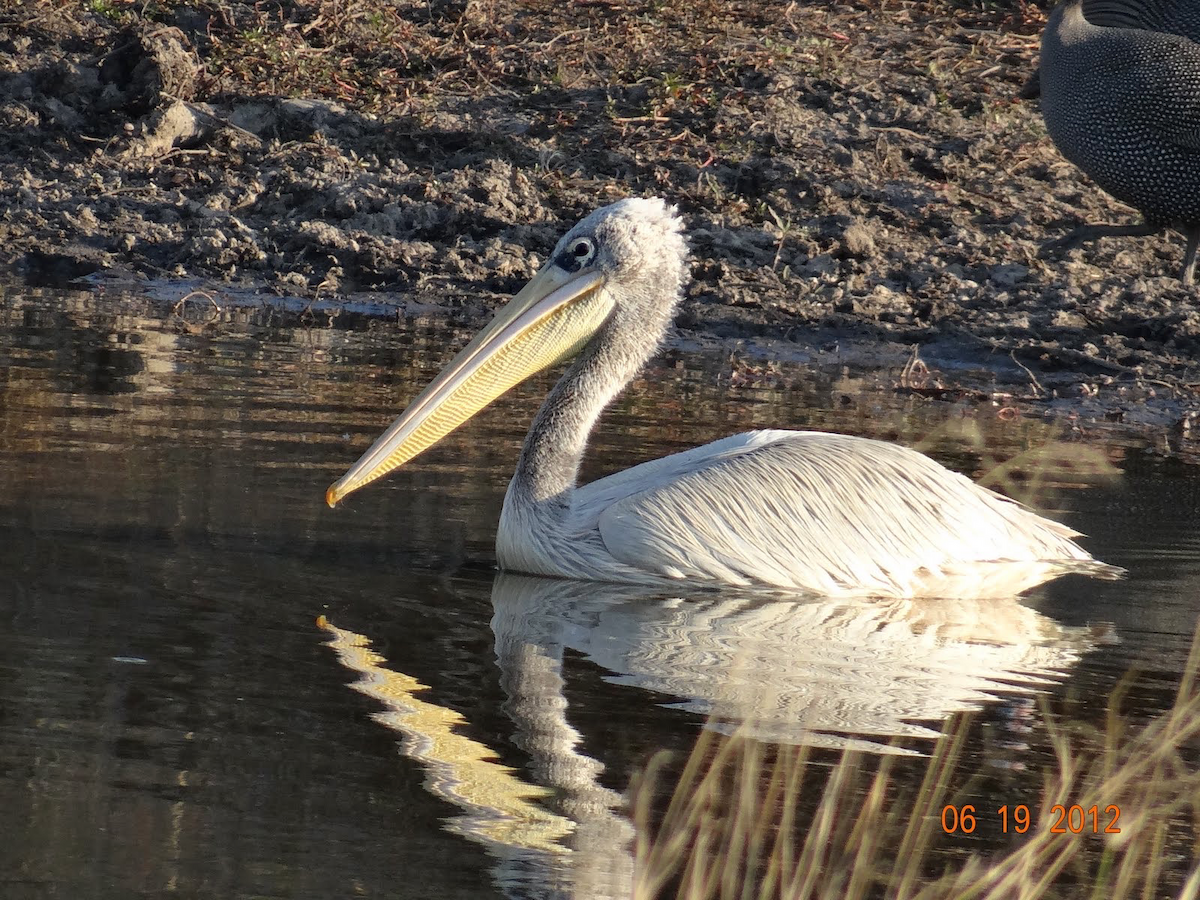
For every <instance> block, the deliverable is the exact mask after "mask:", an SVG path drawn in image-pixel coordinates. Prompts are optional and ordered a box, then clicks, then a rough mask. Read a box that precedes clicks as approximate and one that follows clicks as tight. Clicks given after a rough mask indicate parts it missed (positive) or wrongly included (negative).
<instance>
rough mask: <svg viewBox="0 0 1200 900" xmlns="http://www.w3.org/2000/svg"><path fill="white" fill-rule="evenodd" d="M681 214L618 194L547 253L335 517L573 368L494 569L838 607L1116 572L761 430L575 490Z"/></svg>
mask: <svg viewBox="0 0 1200 900" xmlns="http://www.w3.org/2000/svg"><path fill="white" fill-rule="evenodd" d="M686 259H687V247H686V243H685V241H684V237H683V233H682V223H681V221H680V219H679V218H678V216H677V215H676V212H675V210H674V208H672V207H670V206H668V205H667V204H665V203H664V202H663V201H662V200H658V199H629V200H622V201H619V202H617V203H614V204H612V205H611V206H607V207H604V208H603V209H600V210H597V211H596V212H594V213H592V214H591V215H589V216H588V217H587V218H585V219H584V220H583V221H582V222H580V223H579V224H578V225H576V226H575V227H574V228H573V229H571V231H570V232H568V233H567V235H566V236H565V237H564V238H563V239H562V240H561V241H559V243H558V245H557V246H556V247H555V249H554V252H553V255H552V256H551V258H550V260H549V262H548V263H547V264H546V265H545V266H543V267H542V269H541V270H540V271H539V272H538V273H537V275H535V276H534V278H533V279H532V280H531V281H530V282H529V284H528V285H526V286H525V287H524V288H523V289H522V290H521V291H520V293H518V294H517V295H516V296H515V297H514V298H513V299H512V301H510V302H509V303H508V305H507V306H505V307H504V308H503V309H502V310H501V311H500V312H499V313H498V314H497V315H496V317H495V319H493V320H492V322H491V323H490V324H489V325H488V326H487V327H486V328H484V330H483V331H482V332H480V334H479V335H477V336H476V337H475V339H474V340H472V341H471V343H470V344H468V345H467V347H466V348H465V349H464V350H463V351H462V352H461V353H460V354H459V355H458V356H457V357H455V359H454V360H453V361H452V362H451V363H450V364H449V365H448V366H447V367H446V369H445V370H444V371H443V372H442V373H441V374H440V375H438V377H437V378H435V379H434V381H433V382H432V383H431V384H430V385H429V386H428V387H427V388H426V389H425V390H424V391H423V392H422V393H421V394H420V395H419V396H418V397H417V398H416V400H414V401H413V403H412V405H411V406H410V407H409V408H408V409H407V410H406V411H405V412H404V413H403V415H401V416H400V417H399V418H398V419H397V420H396V421H395V422H393V423H392V425H391V427H389V428H388V429H387V431H386V432H384V434H383V435H382V436H381V437H380V438H379V439H378V440H377V441H376V442H375V443H374V445H372V446H371V448H370V449H369V450H367V452H366V453H365V454H364V455H363V456H362V458H361V459H359V461H358V462H357V463H355V464H354V466H353V467H352V468H351V469H350V470H349V471H348V472H347V473H346V474H345V475H344V476H343V477H342V478H341V479H340V480H339V481H337V482H336V483H335V484H334V485H332V486H331V487H330V488H329V491H328V493H327V494H326V500H327V501H328V503H329V504H330V505H331V506H332V505H334V504H336V503H337V502H338V501H339V500H341V499H342V498H343V497H345V496H346V495H347V494H349V493H351V492H352V491H355V490H357V489H358V488H360V487H362V486H363V485H365V484H367V483H368V482H371V481H373V480H375V479H376V478H378V477H380V476H381V475H383V474H385V473H387V472H389V471H391V470H392V469H394V468H396V467H397V466H399V465H401V464H403V463H405V462H407V461H408V460H410V459H412V458H413V457H414V456H416V455H417V454H418V453H420V452H422V451H423V450H425V449H426V448H428V447H429V446H431V445H432V444H434V443H435V442H437V441H438V440H440V439H441V438H442V437H444V436H445V435H446V434H447V433H448V432H450V431H451V430H452V429H454V428H456V427H458V426H459V425H461V424H462V423H463V422H465V421H466V420H467V419H469V418H470V417H471V416H473V415H475V414H476V413H477V412H478V411H479V410H481V409H483V408H484V407H485V406H487V405H488V404H489V403H490V402H492V401H493V400H495V399H496V398H497V397H499V396H500V395H501V394H503V393H504V392H505V391H507V390H508V389H510V388H511V387H513V386H514V385H516V384H518V383H519V382H521V381H523V380H524V379H526V378H528V377H530V376H531V375H533V374H534V373H536V372H539V371H541V370H543V369H545V368H548V367H550V366H553V365H555V364H558V363H561V362H564V361H566V360H568V359H571V358H572V357H576V358H575V361H574V362H573V363H572V364H571V366H570V368H568V369H567V372H566V374H565V375H564V376H563V377H562V379H561V380H560V381H559V382H558V384H556V385H555V386H554V388H553V390H551V392H550V396H549V397H548V398H547V399H546V402H545V403H544V404H543V405H542V408H541V410H540V411H539V412H538V414H537V416H536V418H535V419H534V422H533V426H532V427H531V428H530V431H529V435H528V436H527V437H526V439H525V444H524V447H523V449H522V450H521V456H520V460H519V462H518V464H517V470H516V474H514V475H513V479H512V482H511V483H510V484H509V487H508V493H507V494H506V496H505V499H504V508H503V512H502V513H501V517H500V526H499V531H498V533H497V535H496V555H497V559H498V562H499V564H500V567H501V568H503V569H508V570H512V571H517V572H526V573H531V574H538V575H551V576H559V577H564V578H577V579H585V580H591V581H610V582H631V581H632V582H639V581H641V582H644V581H647V580H656V579H661V578H663V577H667V578H695V579H709V580H713V581H717V582H723V583H726V584H737V585H748V584H762V585H771V586H775V587H780V588H787V589H792V590H803V591H813V592H816V593H819V594H824V595H829V596H862V595H876V596H887V597H921V596H963V597H991V596H1011V595H1013V594H1015V593H1017V592H1020V591H1022V590H1024V589H1026V588H1028V587H1031V586H1033V585H1035V584H1038V583H1040V582H1043V581H1046V580H1047V579H1050V578H1054V577H1056V576H1058V575H1061V574H1063V573H1065V572H1083V573H1086V574H1091V575H1098V576H1107V577H1113V576H1115V575H1117V574H1118V573H1119V571H1120V570H1118V569H1115V568H1114V567H1112V566H1107V565H1104V564H1103V563H1099V562H1097V561H1095V560H1093V559H1092V557H1091V556H1090V555H1089V554H1088V553H1087V552H1086V551H1085V550H1083V548H1081V547H1080V546H1079V545H1078V544H1076V543H1075V542H1074V541H1073V540H1072V538H1073V537H1076V536H1077V533H1076V532H1074V531H1072V530H1071V529H1070V528H1068V527H1066V526H1065V525H1062V524H1059V523H1057V522H1053V521H1050V520H1049V519H1045V518H1043V517H1041V516H1039V515H1037V514H1035V513H1033V512H1031V511H1030V510H1028V509H1026V508H1024V507H1023V506H1021V505H1020V504H1018V503H1015V502H1013V501H1011V500H1009V499H1007V498H1005V497H1002V496H1000V495H998V494H995V493H992V492H991V491H989V490H986V489H985V488H982V487H979V486H978V485H976V484H974V483H972V482H971V481H970V480H969V479H967V478H965V477H963V476H962V475H959V474H956V473H954V472H951V471H949V470H948V469H946V468H944V467H942V466H941V465H939V464H938V463H936V462H934V461H933V460H931V459H929V458H928V457H926V456H924V455H922V454H920V453H917V452H915V451H913V450H908V449H905V448H903V447H898V446H895V445H892V444H886V443H882V442H880V441H873V440H867V439H864V438H858V437H850V436H847V435H840V434H826V433H818V432H805V431H774V430H772V431H750V432H746V433H744V434H738V435H734V436H732V437H727V438H725V439H723V440H719V441H716V442H714V443H711V444H707V445H705V446H703V447H698V448H696V449H694V450H689V451H686V452H683V453H677V454H674V455H672V456H668V457H665V458H663V459H658V460H654V461H652V462H647V463H643V464H641V465H639V466H635V467H633V468H632V469H628V470H626V471H624V472H618V473H616V474H614V475H610V476H608V477H606V478H602V479H600V480H599V481H595V482H592V483H591V484H588V485H584V486H582V487H580V486H577V485H576V476H577V472H578V469H579V463H580V459H581V457H582V455H583V451H584V446H585V444H586V442H587V438H588V434H589V433H590V432H591V430H592V427H593V425H594V424H595V422H596V420H597V418H598V417H599V415H600V413H601V412H602V411H603V409H604V408H605V407H606V406H607V405H608V404H609V403H610V402H612V400H613V399H614V398H615V397H616V396H617V394H618V393H619V392H620V391H621V390H622V389H623V388H624V387H625V386H626V385H627V384H628V383H629V382H630V381H631V380H632V379H633V378H634V376H635V375H636V374H637V373H638V371H639V370H640V369H641V368H642V366H643V365H644V364H645V363H646V361H647V360H649V359H650V358H651V357H652V356H653V355H654V353H655V352H656V351H657V349H658V347H659V345H660V343H661V342H662V339H663V337H664V335H665V334H666V332H667V330H668V328H669V327H670V323H671V319H672V315H673V313H674V310H675V306H676V304H677V303H678V301H679V299H680V297H681V294H682V289H683V285H684V278H685V272H686V268H685V264H686Z"/></svg>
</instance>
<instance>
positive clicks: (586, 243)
mask: <svg viewBox="0 0 1200 900" xmlns="http://www.w3.org/2000/svg"><path fill="white" fill-rule="evenodd" d="M595 256H596V245H595V244H593V243H592V241H591V239H590V238H585V237H581V238H576V239H575V240H573V241H571V243H570V244H568V245H567V252H566V253H564V254H563V260H562V262H563V263H564V265H563V268H565V269H568V270H570V269H574V270H575V271H579V270H580V269H582V268H583V267H584V266H586V265H587V264H588V263H590V262H591V261H592V260H593V259H594V258H595Z"/></svg>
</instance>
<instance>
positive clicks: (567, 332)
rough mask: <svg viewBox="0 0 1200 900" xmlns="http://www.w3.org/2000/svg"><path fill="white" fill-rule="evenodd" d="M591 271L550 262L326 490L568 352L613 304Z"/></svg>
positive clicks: (370, 476) (341, 488) (347, 483)
mask: <svg viewBox="0 0 1200 900" xmlns="http://www.w3.org/2000/svg"><path fill="white" fill-rule="evenodd" d="M603 280H604V277H603V276H602V275H601V274H600V273H599V272H596V271H589V270H586V269H585V270H583V271H581V272H574V273H570V272H567V271H565V270H564V269H563V268H561V267H560V266H558V265H555V264H554V263H553V262H551V263H548V264H547V265H546V266H544V267H543V268H542V269H541V271H539V272H538V273H537V274H536V275H535V276H534V277H533V278H532V279H531V280H530V282H529V284H527V285H525V287H524V288H522V289H521V291H520V293H518V294H517V295H516V296H515V297H513V299H512V300H510V301H509V302H508V303H507V304H506V305H505V306H504V308H503V309H501V310H500V312H498V313H497V314H496V317H495V318H494V319H492V321H491V322H490V323H489V324H488V326H487V327H486V328H484V329H483V331H481V332H480V333H479V334H477V335H476V336H475V338H474V339H473V340H472V341H471V343H469V344H468V345H467V346H466V347H465V348H464V349H463V351H462V352H461V353H459V354H458V356H456V357H454V360H453V361H452V362H451V363H450V365H448V366H446V368H445V369H443V370H442V372H441V373H440V374H439V375H438V376H437V378H435V379H434V380H433V381H432V382H430V384H429V386H428V387H427V388H425V390H424V391H422V392H421V393H420V394H419V395H418V396H417V399H416V400H414V401H413V402H412V405H411V406H409V407H408V409H406V410H405V411H404V413H403V414H401V416H400V417H399V418H398V419H396V421H395V422H393V423H392V424H391V426H390V427H389V428H388V430H387V431H385V432H384V433H383V434H382V435H380V437H379V439H378V440H376V441H375V443H374V444H372V445H371V448H370V449H369V450H368V451H367V452H366V453H364V454H363V455H362V457H361V458H360V459H359V460H358V462H356V463H355V464H354V465H353V466H351V468H350V470H349V471H348V472H347V473H346V474H345V475H343V476H342V477H341V478H340V479H338V480H337V481H336V482H334V483H333V484H332V485H331V486H330V488H329V490H328V491H326V492H325V502H326V503H328V504H329V505H330V506H334V505H336V504H337V503H338V501H339V500H341V499H342V498H343V497H345V496H346V495H347V494H349V493H351V492H353V491H356V490H358V489H359V488H360V487H362V486H363V485H366V484H369V483H370V482H372V481H374V480H375V479H376V478H379V477H380V476H382V475H386V474H387V473H388V472H390V471H392V469H395V468H396V467H398V466H400V465H403V464H404V463H406V462H408V461H409V460H410V459H412V458H413V457H414V456H416V455H417V454H418V453H420V452H422V451H423V450H426V449H428V448H429V447H431V446H433V445H434V444H435V443H437V442H438V441H440V440H441V439H442V438H443V437H445V436H446V435H447V434H449V433H450V432H451V431H453V430H454V429H455V428H457V427H458V426H459V425H461V424H462V423H463V422H465V421H467V419H469V418H471V417H472V416H473V415H475V414H476V413H477V412H479V411H480V410H481V409H483V408H484V407H485V406H487V405H488V404H489V403H491V402H492V401H493V400H495V399H496V398H497V397H499V396H500V395H501V394H503V393H504V392H505V391H507V390H509V389H510V388H512V387H515V386H516V385H518V384H520V383H521V382H522V381H524V380H525V379H526V378H528V377H529V376H531V375H534V374H536V373H537V372H540V371H541V370H542V369H546V368H548V367H550V366H552V365H554V364H555V363H558V362H561V361H562V360H564V359H568V358H570V357H572V356H574V355H575V354H576V353H577V352H579V350H580V348H581V347H583V345H584V344H586V343H587V341H588V340H589V339H590V338H591V337H592V336H593V335H594V334H595V333H596V331H597V330H599V328H600V326H601V325H602V324H604V321H605V319H606V318H607V317H608V314H609V313H610V312H611V311H612V307H613V303H612V300H611V299H610V297H609V295H608V292H606V291H602V290H598V288H599V287H600V286H601V284H602V282H603Z"/></svg>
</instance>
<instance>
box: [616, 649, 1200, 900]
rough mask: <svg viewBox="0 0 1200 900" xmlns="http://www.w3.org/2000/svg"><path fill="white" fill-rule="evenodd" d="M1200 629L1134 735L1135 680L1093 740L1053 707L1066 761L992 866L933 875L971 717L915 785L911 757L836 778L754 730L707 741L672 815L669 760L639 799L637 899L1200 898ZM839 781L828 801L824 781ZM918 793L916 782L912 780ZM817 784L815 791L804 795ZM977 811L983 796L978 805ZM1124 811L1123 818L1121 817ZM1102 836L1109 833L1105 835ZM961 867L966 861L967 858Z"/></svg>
mask: <svg viewBox="0 0 1200 900" xmlns="http://www.w3.org/2000/svg"><path fill="white" fill-rule="evenodd" d="M1197 671H1200V635H1198V636H1197V639H1196V640H1195V641H1194V642H1193V646H1192V650H1191V653H1190V655H1189V658H1188V662H1187V665H1186V668H1185V671H1184V673H1183V675H1182V677H1181V679H1180V685H1179V690H1178V692H1177V695H1176V698H1175V702H1174V704H1173V706H1172V707H1171V709H1169V710H1167V711H1166V712H1165V713H1164V714H1162V715H1161V716H1159V717H1157V718H1156V719H1153V720H1152V721H1150V722H1149V723H1148V724H1146V725H1144V726H1142V727H1140V728H1138V729H1133V728H1132V727H1131V726H1130V725H1129V723H1128V722H1127V721H1126V719H1125V717H1124V716H1123V715H1122V712H1121V706H1122V703H1123V702H1124V700H1125V698H1126V695H1127V693H1128V687H1129V682H1130V679H1125V680H1123V681H1122V683H1121V684H1119V685H1118V686H1117V688H1116V689H1115V690H1114V691H1113V694H1112V696H1111V697H1110V701H1109V712H1108V717H1107V725H1106V731H1105V733H1104V734H1090V733H1089V732H1088V731H1087V729H1084V728H1080V727H1076V726H1075V724H1074V723H1070V722H1059V721H1057V720H1056V719H1055V718H1054V716H1053V715H1052V714H1051V712H1050V710H1049V708H1048V705H1047V706H1044V708H1043V713H1044V718H1045V720H1046V727H1047V730H1048V736H1049V740H1050V746H1051V747H1052V749H1053V754H1054V763H1053V766H1052V769H1051V771H1049V772H1048V773H1047V774H1046V776H1045V782H1044V786H1043V792H1042V798H1041V804H1040V808H1039V809H1037V810H1032V811H1031V813H1032V815H1031V820H1030V821H1031V822H1032V823H1033V825H1032V827H1030V829H1029V832H1028V834H1027V835H1026V838H1027V839H1026V840H1025V841H1024V843H1022V844H1020V845H1019V846H1017V847H1016V848H1014V849H1012V850H1010V851H1008V852H1004V853H1000V854H998V855H996V856H994V857H991V858H988V857H985V856H984V855H982V854H979V853H975V854H972V855H970V856H968V857H966V859H965V861H963V862H962V863H961V864H960V865H959V867H958V869H957V871H954V872H950V873H947V874H945V875H943V876H942V877H940V878H937V877H935V878H931V873H932V872H934V871H936V870H937V869H938V868H942V867H944V866H945V865H946V861H947V860H949V859H950V858H951V857H949V856H946V855H944V854H943V853H942V851H943V850H944V849H946V841H947V837H946V835H944V834H943V832H942V827H941V811H942V809H943V808H944V806H945V805H946V804H947V803H955V804H957V803H959V801H960V799H962V795H959V794H954V793H952V791H955V790H958V791H962V790H963V788H962V785H963V784H964V783H968V784H969V783H970V781H971V776H972V775H973V773H971V772H969V771H965V768H966V759H967V757H966V754H965V753H964V748H965V747H966V745H967V742H968V737H969V732H970V724H971V723H970V719H968V718H963V719H960V720H959V722H958V723H957V724H956V727H954V728H953V729H952V730H951V732H950V733H949V734H948V735H947V736H946V737H945V738H943V739H942V740H941V741H940V742H939V745H938V748H937V751H936V753H935V754H934V756H933V757H932V758H931V759H929V760H928V761H927V763H926V769H925V773H924V776H923V779H922V781H921V782H920V785H919V787H916V788H915V789H914V788H912V787H911V786H906V785H905V783H904V779H902V778H900V777H899V775H898V771H897V770H898V767H900V766H903V765H911V764H912V763H911V761H907V760H905V761H901V758H899V757H883V758H877V757H872V756H866V755H864V754H862V753H861V752H855V751H846V752H844V753H843V755H842V757H841V759H840V760H839V761H838V763H837V764H836V765H835V766H833V768H832V769H827V768H825V767H819V766H816V765H810V762H811V760H810V759H809V754H808V752H807V751H806V750H803V749H796V748H768V747H766V746H764V745H762V744H759V743H757V742H755V741H753V740H751V739H749V738H747V737H746V736H745V735H743V734H741V733H740V732H739V733H734V734H733V735H732V736H728V737H726V736H723V735H720V734H719V733H717V732H715V731H706V732H704V733H703V734H702V736H701V738H700V739H699V740H698V742H697V745H696V750H695V751H694V752H693V753H692V755H691V756H690V758H689V759H688V761H687V763H686V764H685V766H684V768H683V771H682V773H681V775H680V777H679V780H678V782H677V783H676V785H675V786H674V790H673V792H672V794H671V798H670V801H669V804H668V806H667V810H666V813H665V814H664V815H663V817H662V819H661V821H659V822H658V824H657V826H655V824H654V821H653V820H654V814H653V813H654V801H653V798H652V795H653V789H654V785H655V783H656V782H659V781H661V780H662V779H663V776H664V773H665V771H666V769H667V766H666V763H665V761H664V760H663V759H662V758H658V759H656V760H655V761H654V762H653V764H652V765H651V767H650V768H649V769H648V770H647V772H646V774H645V776H644V777H643V778H642V780H641V783H640V785H639V787H638V790H637V791H636V793H635V802H634V817H635V820H636V822H635V824H636V825H637V828H638V845H637V862H638V867H637V871H638V877H637V891H636V893H635V896H636V897H637V898H639V900H641V898H651V897H655V898H657V897H667V896H674V897H677V898H681V900H700V898H705V900H707V898H720V900H725V898H739V900H741V898H751V897H753V898H761V900H773V898H779V900H826V898H830V900H831V898H835V897H836V898H838V900H867V898H874V897H887V898H889V900H968V898H971V900H1013V898H1030V900H1033V898H1041V897H1056V898H1058V897H1063V898H1068V897H1071V898H1074V897H1078V898H1090V900H1098V898H1105V900H1132V898H1135V897H1137V898H1144V900H1150V898H1159V897H1167V896H1171V897H1177V898H1179V900H1196V898H1197V897H1198V896H1200V867H1196V866H1194V865H1189V866H1188V868H1187V869H1186V870H1184V869H1182V868H1181V863H1180V860H1183V859H1188V858H1189V857H1188V855H1187V851H1185V850H1182V849H1181V848H1184V847H1187V848H1188V849H1190V851H1191V852H1192V854H1193V855H1194V853H1195V850H1196V848H1197V847H1198V846H1200V830H1198V826H1200V772H1197V771H1196V769H1195V766H1194V759H1193V760H1191V761H1189V759H1188V758H1186V757H1185V753H1184V750H1185V748H1188V747H1190V746H1194V745H1195V743H1196V741H1198V740H1200V692H1198V691H1197ZM818 781H820V782H823V786H822V787H821V788H820V789H819V793H814V784H815V783H816V782H818ZM908 781H909V784H910V785H911V784H913V782H912V781H911V778H909V779H908ZM806 787H807V788H808V789H809V790H808V791H807V792H806V791H805V790H804V789H805V788H806ZM967 802H970V801H969V800H967ZM1055 806H1062V807H1063V808H1064V810H1072V809H1074V808H1075V807H1078V808H1079V809H1078V812H1080V813H1082V814H1083V816H1084V818H1083V820H1082V821H1083V822H1084V823H1087V822H1088V821H1090V820H1089V819H1088V818H1087V816H1088V815H1089V813H1090V810H1091V809H1092V807H1096V808H1097V810H1098V811H1099V813H1100V814H1101V815H1102V816H1107V818H1100V819H1099V820H1098V821H1099V822H1100V825H1101V826H1104V825H1108V826H1116V827H1119V828H1120V831H1119V833H1110V834H1096V835H1092V834H1091V833H1090V831H1089V830H1088V829H1087V828H1086V827H1081V829H1080V830H1079V831H1074V830H1073V828H1074V826H1073V825H1071V824H1070V823H1071V822H1072V821H1073V819H1072V818H1070V815H1074V814H1073V813H1072V814H1070V815H1069V816H1068V817H1067V818H1065V819H1063V820H1062V822H1061V825H1062V826H1063V827H1061V828H1058V829H1056V828H1054V827H1053V826H1055V824H1056V821H1055V820H1056V818H1057V816H1056V815H1054V814H1052V811H1053V809H1054V807H1055ZM1114 807H1116V808H1118V809H1119V812H1118V813H1117V814H1116V818H1115V819H1114V818H1113V808H1114ZM1095 830H1100V828H1099V827H1097V828H1096V829H1095ZM960 858H961V857H960Z"/></svg>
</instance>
